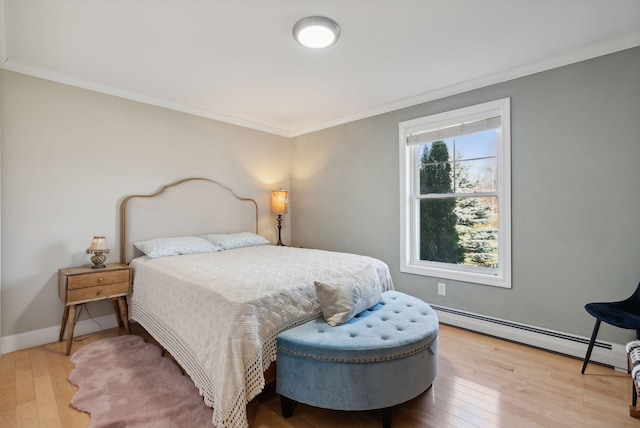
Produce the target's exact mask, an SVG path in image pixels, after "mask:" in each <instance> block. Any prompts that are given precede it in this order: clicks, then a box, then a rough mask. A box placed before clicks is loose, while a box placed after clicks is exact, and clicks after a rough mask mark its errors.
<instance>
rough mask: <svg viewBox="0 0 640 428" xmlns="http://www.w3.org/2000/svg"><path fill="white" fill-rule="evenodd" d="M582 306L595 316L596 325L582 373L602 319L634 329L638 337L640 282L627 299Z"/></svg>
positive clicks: (587, 362) (639, 327)
mask: <svg viewBox="0 0 640 428" xmlns="http://www.w3.org/2000/svg"><path fill="white" fill-rule="evenodd" d="M584 308H585V309H586V310H587V312H589V314H591V315H592V316H593V317H595V319H596V325H595V326H594V327H593V333H592V334H591V341H590V342H589V347H588V348H587V355H586V356H585V357H584V364H583V365H582V374H584V371H585V370H586V368H587V364H589V358H591V351H593V344H594V343H595V341H596V336H597V335H598V330H599V329H600V322H602V321H604V322H606V323H607V324H611V325H615V326H616V327H620V328H626V329H632V330H635V331H636V339H640V284H638V288H636V291H634V293H633V294H632V295H631V297H629V298H628V299H625V300H621V301H619V302H605V303H587V304H586V305H585V306H584Z"/></svg>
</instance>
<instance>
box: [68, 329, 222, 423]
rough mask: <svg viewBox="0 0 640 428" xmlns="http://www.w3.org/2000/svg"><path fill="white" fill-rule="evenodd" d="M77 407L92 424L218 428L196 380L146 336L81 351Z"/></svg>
mask: <svg viewBox="0 0 640 428" xmlns="http://www.w3.org/2000/svg"><path fill="white" fill-rule="evenodd" d="M71 362H72V363H73V364H74V365H75V368H74V369H73V371H72V372H71V374H69V382H71V383H72V384H74V385H76V386H77V387H78V388H79V391H78V392H77V393H76V394H75V395H74V396H73V398H72V399H71V405H72V406H73V407H75V408H76V409H78V410H82V411H85V412H88V413H90V414H91V422H90V423H89V427H90V428H91V427H95V428H98V427H112V428H113V427H127V428H129V427H154V428H165V427H166V428H169V427H172V428H173V427H193V428H198V427H212V426H213V425H212V422H211V420H212V410H211V409H210V408H208V407H207V406H206V405H205V404H204V401H203V399H202V397H201V396H200V394H199V393H198V390H197V388H196V387H195V385H194V384H193V382H192V381H191V380H190V379H189V378H188V377H186V376H183V375H182V373H181V372H180V370H179V369H178V367H177V366H176V365H175V363H173V362H172V361H170V360H169V359H167V358H164V357H163V356H162V351H161V349H160V348H159V347H157V346H156V345H152V344H150V343H146V342H145V341H144V340H143V339H142V338H141V337H140V336H134V335H127V336H118V337H110V338H107V339H102V340H99V341H97V342H94V343H91V344H89V345H87V346H85V347H84V348H80V349H79V350H77V351H76V352H75V353H74V354H73V355H72V357H71Z"/></svg>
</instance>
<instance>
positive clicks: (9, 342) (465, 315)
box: [0, 305, 627, 372]
mask: <svg viewBox="0 0 640 428" xmlns="http://www.w3.org/2000/svg"><path fill="white" fill-rule="evenodd" d="M431 307H432V308H433V309H434V310H435V311H436V313H437V314H438V318H439V319H440V322H441V323H443V324H449V325H453V326H456V327H461V328H465V329H467V330H471V331H477V332H479V333H484V334H488V335H490V336H495V337H499V338H502V339H507V340H511V341H514V342H518V343H523V344H525V345H529V346H534V347H537V348H542V349H547V350H549V351H553V352H558V353H561V354H565V355H569V356H573V357H576V358H580V359H583V358H584V355H585V354H586V352H587V346H588V344H589V338H587V337H582V336H576V335H570V334H566V333H562V332H559V331H554V330H549V329H543V328H540V327H535V326H531V325H526V324H520V323H515V322H512V321H506V320H501V319H499V318H492V317H487V316H485V315H479V314H474V313H472V312H465V311H460V310H457V309H452V308H447V307H443V306H437V305H431ZM96 322H98V323H99V324H100V326H98V324H96ZM117 326H118V323H117V321H116V318H115V317H114V316H113V315H112V314H111V315H104V316H101V317H98V318H95V321H93V320H91V319H86V320H81V321H78V322H77V323H76V326H75V329H74V336H82V335H84V334H89V333H94V332H96V331H100V330H107V329H110V328H114V327H117ZM59 334H60V326H53V327H47V328H43V329H40V330H34V331H29V332H26V333H20V334H14V335H11V336H6V337H0V355H1V354H6V353H9V352H14V351H19V350H21V349H27V348H32V347H34V346H40V345H44V344H46V343H51V342H56V341H57V340H58V335H59ZM591 361H596V362H599V363H601V364H605V365H608V366H612V367H614V368H615V369H616V370H619V371H623V372H626V371H627V356H626V351H625V345H622V344H619V343H610V342H603V341H599V340H597V341H596V343H595V346H594V347H593V352H592V354H591Z"/></svg>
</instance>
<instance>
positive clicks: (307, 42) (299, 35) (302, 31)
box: [293, 16, 340, 49]
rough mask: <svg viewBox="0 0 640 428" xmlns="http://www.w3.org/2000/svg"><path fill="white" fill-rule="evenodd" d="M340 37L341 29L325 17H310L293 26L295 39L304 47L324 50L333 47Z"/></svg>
mask: <svg viewBox="0 0 640 428" xmlns="http://www.w3.org/2000/svg"><path fill="white" fill-rule="evenodd" d="M339 36H340V27H339V26H338V24H336V22H335V21H334V20H332V19H329V18H325V17H324V16H309V17H308V18H303V19H301V20H300V21H298V22H296V25H294V26H293V38H294V39H296V41H297V42H298V43H300V44H301V45H302V46H305V47H307V48H311V49H322V48H327V47H329V46H331V45H333V44H334V43H335V42H336V41H337V40H338V37H339Z"/></svg>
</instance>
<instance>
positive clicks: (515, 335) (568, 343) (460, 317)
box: [431, 305, 627, 372]
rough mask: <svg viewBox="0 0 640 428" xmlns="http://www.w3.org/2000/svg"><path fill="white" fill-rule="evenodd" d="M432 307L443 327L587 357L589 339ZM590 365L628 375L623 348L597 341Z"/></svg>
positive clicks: (441, 307) (615, 344)
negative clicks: (450, 326)
mask: <svg viewBox="0 0 640 428" xmlns="http://www.w3.org/2000/svg"><path fill="white" fill-rule="evenodd" d="M431 307H432V308H433V309H434V310H435V311H436V313H437V314H438V318H439V319H440V322H441V323H443V324H449V325H452V326H455V327H460V328H464V329H467V330H471V331H476V332H479V333H483V334H487V335H490V336H495V337H499V338H501V339H506V340H511V341H513V342H518V343H522V344H524V345H528V346H533V347H536V348H541V349H545V350H548V351H552V352H557V353H560V354H564V355H568V356H572V357H576V358H579V359H584V356H585V354H586V353H587V346H588V345H589V338H587V337H582V336H575V335H571V334H567V333H562V332H559V331H554V330H549V329H545V328H540V327H535V326H531V325H526V324H520V323H516V322H513V321H506V320H502V319H499V318H493V317H488V316H485V315H479V314H475V313H472V312H465V311H460V310H458V309H452V308H447V307H444V306H438V305H431ZM591 361H592V362H593V361H595V362H598V363H601V364H604V365H607V366H611V367H614V368H615V369H616V370H619V371H624V372H626V371H627V356H626V351H625V347H624V345H622V344H618V343H609V342H602V341H599V340H596V342H595V345H594V347H593V352H592V354H591ZM587 370H588V369H587Z"/></svg>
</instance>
